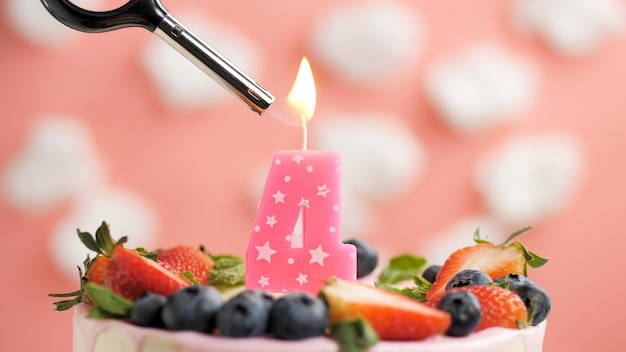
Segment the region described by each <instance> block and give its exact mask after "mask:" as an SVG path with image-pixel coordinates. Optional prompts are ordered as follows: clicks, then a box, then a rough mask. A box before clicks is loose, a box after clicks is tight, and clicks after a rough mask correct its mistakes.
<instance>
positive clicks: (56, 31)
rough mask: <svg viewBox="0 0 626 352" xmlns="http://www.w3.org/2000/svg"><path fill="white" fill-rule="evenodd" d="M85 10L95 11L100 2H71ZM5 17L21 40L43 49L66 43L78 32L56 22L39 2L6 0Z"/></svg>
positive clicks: (34, 0)
mask: <svg viewBox="0 0 626 352" xmlns="http://www.w3.org/2000/svg"><path fill="white" fill-rule="evenodd" d="M72 3H74V4H76V5H78V6H81V7H84V8H86V9H95V8H96V7H98V6H99V5H100V4H101V3H102V0H72ZM4 6H5V7H6V12H5V14H4V15H5V16H6V18H7V23H8V24H9V27H10V28H11V29H12V30H13V32H15V34H17V35H18V36H19V37H21V38H22V39H24V40H26V41H28V42H30V43H32V44H35V45H38V46H44V47H54V46H59V45H61V44H64V43H67V42H69V41H70V40H72V39H73V37H75V36H76V34H78V32H76V31H74V30H73V29H70V28H69V27H66V26H65V25H63V24H62V23H61V22H59V21H57V20H56V19H55V18H54V17H52V15H51V14H50V13H48V11H47V10H46V8H45V7H44V6H43V4H42V3H41V1H40V0H7V1H6V2H5V4H4Z"/></svg>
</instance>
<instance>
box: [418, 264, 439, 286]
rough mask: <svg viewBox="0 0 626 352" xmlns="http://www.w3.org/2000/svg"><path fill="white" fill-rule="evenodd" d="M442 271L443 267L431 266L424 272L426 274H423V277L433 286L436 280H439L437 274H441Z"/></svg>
mask: <svg viewBox="0 0 626 352" xmlns="http://www.w3.org/2000/svg"><path fill="white" fill-rule="evenodd" d="M440 270H441V265H431V266H429V267H428V268H426V270H424V272H423V273H422V277H423V278H424V279H425V280H426V281H428V282H430V283H431V284H432V283H433V282H435V279H436V278H437V274H439V271H440Z"/></svg>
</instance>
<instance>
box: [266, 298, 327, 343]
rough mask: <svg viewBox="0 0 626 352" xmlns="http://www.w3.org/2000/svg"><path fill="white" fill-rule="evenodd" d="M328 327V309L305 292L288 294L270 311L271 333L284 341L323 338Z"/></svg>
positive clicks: (318, 299) (277, 301)
mask: <svg viewBox="0 0 626 352" xmlns="http://www.w3.org/2000/svg"><path fill="white" fill-rule="evenodd" d="M327 327H328V307H327V306H326V304H325V303H324V301H323V300H321V299H320V298H317V297H313V296H311V295H309V294H308V293H305V292H292V293H288V294H286V295H284V296H282V297H280V298H279V299H277V300H276V302H274V304H273V305H272V309H271V310H270V331H271V332H272V333H273V334H274V337H276V338H279V339H283V340H298V339H304V338H309V337H314V336H322V335H324V334H325V331H326V328H327Z"/></svg>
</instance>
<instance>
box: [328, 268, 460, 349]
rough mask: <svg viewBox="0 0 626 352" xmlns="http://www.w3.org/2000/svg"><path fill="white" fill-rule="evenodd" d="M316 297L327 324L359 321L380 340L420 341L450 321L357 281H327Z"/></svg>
mask: <svg viewBox="0 0 626 352" xmlns="http://www.w3.org/2000/svg"><path fill="white" fill-rule="evenodd" d="M320 295H322V296H323V297H324V298H325V299H326V301H327V302H328V306H329V315H330V323H331V324H334V323H337V322H341V321H345V320H349V319H358V318H363V319H365V320H367V322H368V323H369V324H370V325H371V327H372V328H373V329H374V330H375V331H376V333H377V334H378V336H379V337H380V339H382V340H423V339H425V338H428V337H430V336H434V335H438V334H442V333H444V332H445V331H446V330H447V329H448V327H449V326H450V322H451V320H450V315H449V314H448V313H446V312H444V311H441V310H438V309H435V308H432V307H429V306H428V305H426V304H424V303H421V302H418V301H415V300H412V299H410V298H407V297H405V296H402V295H399V294H396V293H393V292H389V291H386V290H383V289H379V288H376V287H373V286H369V285H366V284H364V283H360V282H352V281H341V280H331V281H330V282H328V283H327V284H326V285H324V287H323V288H322V290H321V292H320Z"/></svg>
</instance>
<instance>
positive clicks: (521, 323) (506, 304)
mask: <svg viewBox="0 0 626 352" xmlns="http://www.w3.org/2000/svg"><path fill="white" fill-rule="evenodd" d="M453 291H469V292H471V293H473V294H474V295H475V296H476V298H477V299H478V302H479V303H480V311H481V313H482V318H481V319H480V323H479V324H478V327H476V329H475V330H474V331H480V330H484V329H487V328H491V327H502V328H509V329H520V328H524V327H526V326H527V325H528V311H527V310H526V306H525V305H524V301H522V299H521V298H520V297H519V296H518V295H517V294H515V293H513V292H511V291H509V290H507V289H506V288H502V287H498V286H464V287H458V288H455V289H452V290H449V291H447V292H453ZM444 295H445V294H444ZM441 297H443V295H441V296H439V297H436V298H434V299H433V300H432V301H430V302H429V303H430V304H432V305H433V307H436V306H437V303H438V302H439V300H440V299H441Z"/></svg>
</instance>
